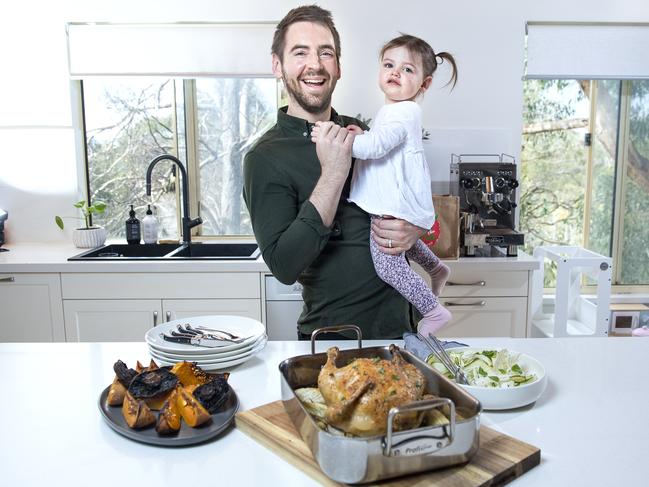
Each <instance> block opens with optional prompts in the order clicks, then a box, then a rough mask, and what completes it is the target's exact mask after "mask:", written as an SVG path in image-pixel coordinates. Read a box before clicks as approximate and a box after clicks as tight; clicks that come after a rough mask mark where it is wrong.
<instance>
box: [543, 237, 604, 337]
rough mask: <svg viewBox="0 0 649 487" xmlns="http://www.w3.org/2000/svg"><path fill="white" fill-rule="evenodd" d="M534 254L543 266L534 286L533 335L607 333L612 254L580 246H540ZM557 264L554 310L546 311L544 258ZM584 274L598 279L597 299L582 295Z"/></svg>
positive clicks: (583, 335) (579, 335) (602, 334)
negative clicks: (550, 312)
mask: <svg viewBox="0 0 649 487" xmlns="http://www.w3.org/2000/svg"><path fill="white" fill-rule="evenodd" d="M534 257H535V258H537V259H538V260H539V261H540V263H541V269H540V270H538V271H535V272H534V277H533V289H532V329H531V336H533V337H585V336H607V335H608V331H609V319H610V311H609V306H610V302H611V276H612V272H611V269H612V267H611V258H610V257H605V256H603V255H600V254H597V253H595V252H591V251H590V250H586V249H583V248H581V247H569V246H540V247H537V248H536V249H534ZM546 259H549V260H552V261H554V262H556V264H557V284H556V290H555V299H554V314H547V313H544V312H543V277H544V268H545V265H544V264H545V260H546ZM582 275H585V276H588V277H590V278H591V279H594V280H595V281H596V282H597V300H596V302H593V301H591V300H588V299H586V298H585V297H583V296H581V284H582V282H581V280H582Z"/></svg>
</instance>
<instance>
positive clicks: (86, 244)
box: [72, 227, 106, 249]
mask: <svg viewBox="0 0 649 487" xmlns="http://www.w3.org/2000/svg"><path fill="white" fill-rule="evenodd" d="M105 242H106V229H105V228H102V227H92V228H77V229H76V230H73V231H72V243H74V245H75V246H76V247H78V248H80V249H91V248H95V247H101V246H102V245H104V243H105Z"/></svg>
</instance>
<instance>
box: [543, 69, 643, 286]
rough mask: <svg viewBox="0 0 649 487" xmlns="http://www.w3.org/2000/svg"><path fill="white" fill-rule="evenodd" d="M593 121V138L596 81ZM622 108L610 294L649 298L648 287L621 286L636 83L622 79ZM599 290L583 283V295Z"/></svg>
mask: <svg viewBox="0 0 649 487" xmlns="http://www.w3.org/2000/svg"><path fill="white" fill-rule="evenodd" d="M590 81H591V85H590V95H589V103H590V120H589V126H588V130H589V133H590V134H594V133H595V124H596V112H597V110H596V105H597V97H598V87H597V84H596V83H595V82H594V81H597V80H590ZM618 81H619V82H620V86H621V88H620V101H619V103H620V106H619V110H618V127H617V144H616V154H615V186H614V198H613V228H612V229H611V247H610V252H611V259H612V265H613V276H612V277H613V282H612V283H611V291H612V292H613V293H617V294H647V295H649V283H648V284H619V283H620V280H621V277H622V265H621V264H622V249H623V240H624V209H625V207H626V191H625V188H626V185H627V179H628V178H627V170H628V167H629V158H628V157H627V154H628V148H629V136H630V107H631V93H632V86H631V83H632V82H633V81H634V80H628V79H620V80H618ZM593 146H594V143H591V144H590V146H589V147H588V150H587V168H586V171H587V175H586V193H585V198H584V227H583V239H584V246H585V247H588V246H589V239H590V225H589V222H590V213H591V204H592V187H593V179H594V166H593ZM596 290H597V287H596V286H595V285H589V284H586V283H585V279H584V280H582V291H583V292H585V293H588V294H594V293H596ZM553 292H554V288H545V289H544V294H549V293H553Z"/></svg>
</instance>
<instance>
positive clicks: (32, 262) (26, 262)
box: [0, 243, 539, 273]
mask: <svg viewBox="0 0 649 487" xmlns="http://www.w3.org/2000/svg"><path fill="white" fill-rule="evenodd" d="M4 247H5V248H7V249H9V252H0V273H10V272H269V270H268V267H267V266H266V263H265V262H264V260H263V259H262V258H261V257H259V258H258V259H256V260H247V261H246V260H182V261H177V260H174V261H164V262H161V261H159V260H144V261H135V260H127V261H120V262H114V261H95V262H91V261H72V262H71V261H68V260H67V259H68V258H69V257H73V256H75V255H78V254H80V253H82V252H83V251H84V249H78V248H76V247H74V246H73V245H72V244H61V243H20V244H12V245H5V246H4ZM86 250H87V249H86ZM445 263H447V264H448V265H449V266H450V267H451V270H452V269H453V267H455V266H471V268H472V269H474V270H476V271H480V270H495V269H497V270H499V271H517V270H534V269H538V268H539V263H538V261H537V260H536V259H534V258H532V257H530V256H529V255H526V254H524V253H522V252H521V253H520V255H519V256H517V257H461V258H460V259H458V260H446V261H445Z"/></svg>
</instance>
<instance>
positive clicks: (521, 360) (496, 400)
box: [447, 347, 547, 410]
mask: <svg viewBox="0 0 649 487" xmlns="http://www.w3.org/2000/svg"><path fill="white" fill-rule="evenodd" d="M483 350H497V349H494V348H489V347H487V348H477V347H458V348H449V349H447V351H448V352H451V351H462V352H481V351H483ZM508 352H509V353H510V354H512V355H518V359H517V360H516V363H518V364H519V365H520V366H521V367H522V368H523V370H524V371H525V373H526V374H534V375H536V380H534V381H532V382H528V383H526V384H521V385H519V386H516V387H506V388H499V387H478V386H467V385H462V384H460V386H461V387H463V388H464V389H465V390H466V391H467V392H468V393H469V394H471V395H472V396H473V397H475V398H476V399H477V400H478V401H480V403H481V404H482V408H483V409H486V410H504V409H514V408H519V407H522V406H526V405H527V404H531V403H533V402H535V401H536V400H537V399H538V398H539V397H541V394H543V391H544V390H545V386H546V384H547V376H546V375H545V368H544V367H543V365H542V364H541V362H539V361H538V360H536V359H535V358H533V357H531V356H529V355H527V354H525V353H520V352H516V351H514V350H509V349H508Z"/></svg>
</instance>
